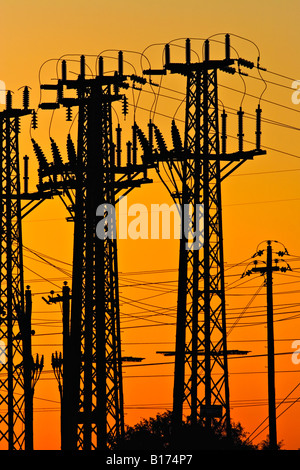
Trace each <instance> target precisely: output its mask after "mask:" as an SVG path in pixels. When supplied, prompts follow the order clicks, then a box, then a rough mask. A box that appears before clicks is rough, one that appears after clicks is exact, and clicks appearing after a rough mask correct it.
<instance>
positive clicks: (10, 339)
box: [0, 87, 43, 450]
mask: <svg viewBox="0 0 300 470" xmlns="http://www.w3.org/2000/svg"><path fill="white" fill-rule="evenodd" d="M23 96H24V98H23V108H22V109H16V108H13V107H12V94H11V92H10V91H8V92H7V95H6V109H5V110H3V111H1V113H0V133H1V189H0V211H1V226H0V227H1V228H0V245H1V265H0V270H1V272H0V309H1V310H0V443H1V448H2V445H3V446H4V449H5V450H32V449H33V404H32V399H33V391H34V386H35V383H36V381H37V379H38V378H39V375H40V372H41V370H42V368H43V357H42V358H40V359H39V358H38V357H37V360H36V361H34V359H33V357H32V355H31V334H32V331H31V292H30V290H29V287H28V288H27V290H26V291H25V289H24V272H23V246H22V222H21V220H22V218H23V217H24V215H26V214H24V211H23V208H22V207H21V200H22V198H23V199H28V200H29V203H28V204H27V205H26V206H25V207H26V209H25V212H26V210H29V206H30V204H31V202H34V201H35V200H37V199H39V195H37V194H31V195H30V194H29V193H28V192H27V189H28V188H27V181H26V192H25V193H23V194H22V191H21V188H20V169H19V132H20V122H19V121H20V117H21V116H25V115H28V114H31V110H29V109H28V104H29V92H28V87H25V88H24V95H23ZM26 158H27V157H26ZM26 165H27V163H26ZM26 178H27V176H26ZM31 210H32V209H31Z"/></svg>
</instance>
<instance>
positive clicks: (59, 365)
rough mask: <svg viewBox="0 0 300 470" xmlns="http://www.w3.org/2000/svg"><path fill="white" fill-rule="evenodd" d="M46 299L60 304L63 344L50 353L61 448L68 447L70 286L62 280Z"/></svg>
mask: <svg viewBox="0 0 300 470" xmlns="http://www.w3.org/2000/svg"><path fill="white" fill-rule="evenodd" d="M50 294H51V295H49V296H48V299H45V298H44V297H43V300H45V302H46V303H47V304H56V303H58V302H59V303H61V304H62V326H63V344H62V353H61V352H60V353H58V352H57V351H56V352H55V353H53V354H52V359H51V365H52V368H53V371H54V375H55V377H56V380H57V383H58V389H59V394H60V400H61V449H62V450H65V449H68V440H67V438H68V425H69V423H70V417H69V416H68V415H67V413H68V412H69V411H70V410H69V407H68V406H67V401H68V400H69V399H70V396H71V391H70V390H69V387H70V384H71V381H70V377H69V374H70V372H71V362H70V361H71V357H70V353H71V351H70V301H71V294H70V287H69V286H68V285H67V282H66V281H65V282H64V285H63V288H62V294H61V295H56V296H54V295H53V294H54V292H53V291H51V293H50Z"/></svg>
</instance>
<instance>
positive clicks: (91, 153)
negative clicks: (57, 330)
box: [33, 52, 151, 450]
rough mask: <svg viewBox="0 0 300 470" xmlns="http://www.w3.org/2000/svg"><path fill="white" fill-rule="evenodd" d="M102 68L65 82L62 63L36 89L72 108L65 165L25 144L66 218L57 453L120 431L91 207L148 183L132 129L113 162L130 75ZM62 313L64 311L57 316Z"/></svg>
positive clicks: (112, 340)
mask: <svg viewBox="0 0 300 470" xmlns="http://www.w3.org/2000/svg"><path fill="white" fill-rule="evenodd" d="M103 65H104V64H103V58H102V57H100V58H99V60H98V71H97V75H96V77H94V78H90V77H89V76H86V72H85V68H86V62H85V57H84V56H81V58H80V73H79V74H78V77H77V78H76V79H68V78H67V62H66V61H65V60H63V61H62V64H61V66H62V75H61V78H60V79H59V80H58V81H57V83H56V84H50V85H41V88H42V89H43V90H55V91H56V92H57V99H56V101H55V102H53V103H42V104H41V105H40V107H41V108H42V109H57V108H59V107H60V106H63V107H66V108H67V120H71V119H72V117H71V110H72V107H77V108H78V134H77V146H75V145H74V144H73V142H72V139H71V136H70V135H68V138H67V155H68V161H67V162H65V163H64V162H63V160H62V158H61V154H60V151H59V149H58V146H57V145H56V143H55V141H54V139H51V149H52V153H53V162H52V163H49V162H48V159H47V158H46V156H45V154H44V152H43V151H42V149H41V147H40V146H39V145H38V144H37V142H36V141H35V140H33V145H34V150H35V153H36V155H37V157H38V160H39V164H40V168H39V177H40V182H39V190H41V191H43V190H45V191H47V190H49V189H50V190H51V191H52V193H53V194H59V195H61V196H66V197H68V198H69V202H70V205H69V206H68V209H69V212H70V217H69V220H71V221H74V247H73V272H72V288H71V292H70V294H68V295H69V296H70V299H71V306H70V318H69V319H68V318H65V319H64V325H65V330H66V329H67V331H64V340H65V341H67V342H68V345H69V346H68V347H67V348H64V356H63V357H62V358H61V357H60V356H57V355H54V357H53V368H54V370H55V371H56V373H57V377H58V379H59V380H60V381H61V393H62V397H63V400H62V407H63V410H62V416H63V417H64V418H63V423H62V447H63V448H64V449H83V450H91V449H103V448H107V447H109V446H110V445H111V444H112V443H113V442H115V441H118V439H120V437H122V435H123V432H124V412H123V385H122V366H121V363H122V356H121V339H120V318H119V291H118V259H117V244H116V236H111V235H112V233H110V227H112V226H114V223H115V222H114V220H113V214H112V213H110V212H109V210H107V211H104V212H102V213H99V212H98V214H99V215H98V216H97V215H96V213H97V208H98V207H100V206H101V207H103V205H104V206H105V205H109V206H110V207H112V206H115V204H116V203H117V202H118V199H119V198H120V196H121V195H124V194H127V193H128V192H129V191H131V190H132V189H133V188H135V187H139V186H140V185H141V184H143V183H148V182H151V180H149V179H148V178H147V165H146V162H145V161H140V163H139V162H138V160H137V141H136V129H135V126H133V128H132V141H131V140H129V141H128V142H127V162H126V163H124V162H123V159H122V158H121V153H122V144H121V135H122V129H121V127H120V125H118V127H117V128H116V139H115V134H114V130H113V125H112V104H113V103H114V102H116V101H120V100H123V113H124V114H125V115H126V114H127V112H128V104H127V97H126V95H125V90H126V88H128V87H129V86H130V85H129V82H130V77H128V76H126V75H124V73H123V54H122V52H120V53H119V54H118V70H116V71H115V73H113V74H106V73H105V72H104V70H103ZM131 79H132V78H131ZM141 79H143V78H142V77H141ZM134 80H138V77H134ZM143 80H144V79H143ZM66 90H67V91H69V93H70V90H73V91H75V96H74V97H70V96H69V97H66V96H65V91H66ZM115 140H116V143H115ZM76 147H77V148H76ZM104 219H105V220H106V223H107V230H108V232H109V233H108V235H109V236H107V237H103V239H101V237H100V238H98V237H97V236H96V227H97V222H98V221H99V220H102V221H103V220H104ZM50 300H51V299H50ZM65 306H66V304H65ZM67 311H68V307H66V310H65V315H68V313H66V312H67Z"/></svg>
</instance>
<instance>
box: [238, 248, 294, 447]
mask: <svg viewBox="0 0 300 470" xmlns="http://www.w3.org/2000/svg"><path fill="white" fill-rule="evenodd" d="M263 253H264V250H258V251H257V253H256V254H255V255H254V256H261V255H262V254H263ZM277 254H278V255H279V256H280V258H281V257H282V256H284V255H285V254H288V252H287V250H286V248H285V249H284V251H278V252H277ZM280 261H283V260H282V259H280ZM278 263H279V259H278V258H276V259H275V260H274V263H273V246H272V241H271V240H268V241H267V256H266V262H264V263H263V264H264V265H263V266H258V262H257V261H254V264H255V267H254V268H252V269H251V270H250V271H249V270H248V271H247V272H246V274H247V275H249V274H251V273H261V274H263V275H265V278H266V290H267V345H268V407H269V446H270V449H271V450H277V448H278V447H277V426H276V393H275V353H274V320H273V272H278V271H281V272H286V271H287V270H290V269H291V268H290V266H289V265H288V264H287V266H282V267H280V266H279V265H278Z"/></svg>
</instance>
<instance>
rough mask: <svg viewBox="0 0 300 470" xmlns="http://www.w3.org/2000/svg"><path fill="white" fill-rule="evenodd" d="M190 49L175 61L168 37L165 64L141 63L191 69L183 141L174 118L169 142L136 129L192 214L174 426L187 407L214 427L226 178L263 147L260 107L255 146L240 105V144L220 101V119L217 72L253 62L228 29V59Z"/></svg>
mask: <svg viewBox="0 0 300 470" xmlns="http://www.w3.org/2000/svg"><path fill="white" fill-rule="evenodd" d="M185 50H186V57H185V62H183V63H178V62H177V63H173V62H172V61H171V57H170V45H169V44H167V45H166V46H165V64H164V68H163V69H161V70H160V69H149V70H145V71H144V74H146V75H150V77H151V76H153V75H167V74H168V73H171V74H180V75H183V76H185V77H186V100H185V103H186V110H185V131H184V138H183V142H182V139H181V136H180V133H179V130H178V128H177V126H176V124H175V121H174V120H173V122H172V129H171V130H172V140H173V149H171V150H168V148H167V145H166V143H165V139H164V137H163V135H162V133H161V131H160V130H159V128H158V127H157V126H156V125H154V124H153V123H151V122H150V123H149V129H150V131H149V134H148V135H149V137H148V138H147V137H146V134H145V133H143V131H142V130H141V129H140V128H138V135H139V138H140V142H141V144H142V145H143V148H144V152H145V156H147V158H149V159H150V160H151V159H152V161H154V162H155V165H156V168H157V171H158V172H160V167H161V166H163V167H164V168H165V167H166V166H167V169H168V177H166V179H165V184H166V185H168V187H169V191H170V193H172V197H173V198H174V200H175V202H177V203H178V204H179V206H180V208H181V217H182V221H184V220H189V226H188V230H186V231H185V230H184V223H183V222H182V234H181V240H180V259H179V279H178V306H177V329H176V352H175V353H174V352H173V353H172V352H166V353H165V354H175V376H174V392H173V419H174V428H175V429H178V427H180V423H181V422H182V418H183V411H185V412H186V413H187V415H188V416H190V419H191V422H192V423H194V424H195V423H197V422H198V421H199V420H200V421H202V422H203V423H204V424H205V425H206V426H208V427H210V426H212V425H213V423H214V422H215V423H218V424H219V425H221V426H224V428H225V429H227V431H228V432H230V403H229V384H228V364H227V357H228V355H229V354H234V353H236V352H234V351H230V350H228V349H227V342H226V315H225V287H224V260H223V227H222V203H221V183H222V181H224V180H225V178H227V177H228V176H229V175H230V174H232V173H233V172H234V171H235V170H236V169H237V168H239V167H240V166H241V165H242V164H243V163H244V162H246V161H248V160H250V159H253V158H254V157H255V156H257V155H263V154H265V151H263V150H262V149H261V145H260V138H261V108H260V106H258V108H257V110H256V113H257V121H256V147H255V148H254V149H251V150H247V151H246V150H244V147H243V137H244V130H243V110H242V109H241V108H240V109H239V111H238V113H237V114H238V126H237V128H238V143H239V145H238V150H237V151H236V152H233V153H229V152H227V146H226V140H227V130H226V123H227V115H226V113H225V110H224V109H223V112H222V114H221V123H220V115H219V101H218V81H217V77H218V72H221V73H223V72H228V73H232V74H234V73H235V72H236V70H235V68H234V67H233V66H234V64H235V62H236V61H237V63H238V67H239V68H240V67H241V66H243V65H244V66H247V67H250V68H252V67H253V66H254V64H253V63H252V62H249V61H246V60H244V59H238V60H234V59H232V58H231V57H230V37H229V35H226V39H225V58H224V59H221V60H214V59H211V58H210V43H209V41H208V40H207V41H205V57H204V60H203V61H202V62H200V61H197V62H192V60H191V43H190V40H189V39H187V40H186V46H185ZM154 137H155V138H156V145H155V142H154ZM178 178H179V179H180V182H181V188H180V189H179V191H175V193H174V191H173V189H174V187H173V185H172V184H170V181H171V182H172V181H175V180H176V179H178ZM187 211H190V212H189V213H188V212H187ZM185 215H187V219H186V218H185ZM195 234H196V236H195ZM191 240H192V243H190V242H191ZM184 408H185V409H184Z"/></svg>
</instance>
